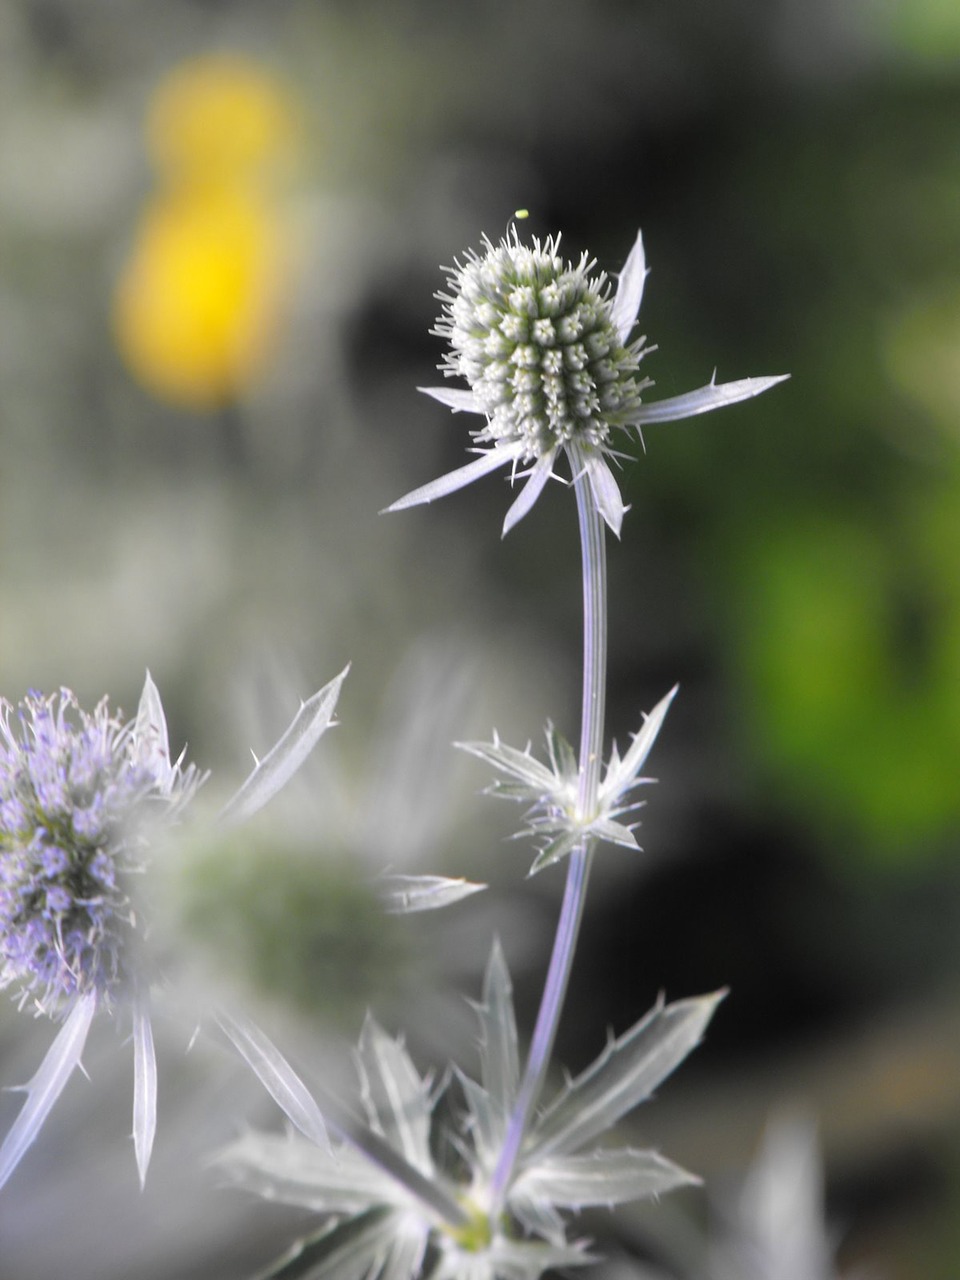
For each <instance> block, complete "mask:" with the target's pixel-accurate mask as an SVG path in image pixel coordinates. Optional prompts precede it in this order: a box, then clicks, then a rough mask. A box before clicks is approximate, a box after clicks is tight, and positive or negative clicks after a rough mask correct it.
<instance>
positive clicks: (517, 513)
mask: <svg viewBox="0 0 960 1280" xmlns="http://www.w3.org/2000/svg"><path fill="white" fill-rule="evenodd" d="M556 458H557V451H556V449H551V450H550V451H549V452H547V453H544V454H541V456H540V457H539V458H538V459H537V461H536V463H535V464H534V466H533V467H532V468H531V471H530V475H529V477H528V479H527V481H526V483H525V484H524V486H523V488H522V489H521V490H520V493H519V495H518V496H517V497H516V498H515V499H514V500H513V502H512V503H511V505H510V509H509V510H508V511H507V514H506V516H505V517H504V521H503V529H502V531H501V537H504V538H505V537H506V536H507V534H508V533H509V532H510V530H511V529H512V528H513V526H514V525H515V524H519V522H520V521H521V520H522V519H523V517H524V516H525V515H526V514H527V512H528V511H530V509H531V507H532V506H533V504H534V503H535V502H536V500H537V499H538V498H539V497H540V494H541V493H542V492H543V490H544V486H545V485H546V483H547V481H548V480H549V479H550V477H551V475H552V474H553V464H554V462H555V461H556Z"/></svg>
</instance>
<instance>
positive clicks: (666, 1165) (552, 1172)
mask: <svg viewBox="0 0 960 1280" xmlns="http://www.w3.org/2000/svg"><path fill="white" fill-rule="evenodd" d="M698 1182H699V1179H698V1178H696V1177H694V1176H693V1174H690V1173H687V1171H686V1170H685V1169H681V1168H680V1166H679V1165H676V1164H674V1163H673V1162H672V1161H671V1160H666V1159H664V1157H663V1156H661V1155H658V1154H657V1152H655V1151H633V1150H630V1149H629V1148H621V1149H618V1150H611V1151H595V1152H594V1153H593V1154H592V1155H582V1156H546V1157H544V1158H543V1159H542V1160H538V1161H537V1162H536V1164H533V1165H531V1166H529V1167H528V1168H526V1169H525V1170H524V1171H523V1173H522V1174H521V1175H520V1177H519V1178H518V1179H517V1181H516V1183H515V1184H514V1187H513V1188H512V1189H511V1196H513V1194H514V1192H516V1193H517V1194H518V1195H520V1196H524V1197H529V1198H531V1199H532V1200H534V1201H538V1200H543V1201H546V1202H547V1203H549V1204H552V1205H555V1206H556V1207H557V1208H560V1209H581V1208H583V1207H584V1206H585V1205H615V1204H626V1203H628V1202H630V1201H633V1200H643V1199H647V1198H648V1197H650V1196H658V1195H662V1194H663V1193H665V1192H667V1191H672V1190H674V1188H676V1187H684V1186H692V1185H696V1184H697V1183H698Z"/></svg>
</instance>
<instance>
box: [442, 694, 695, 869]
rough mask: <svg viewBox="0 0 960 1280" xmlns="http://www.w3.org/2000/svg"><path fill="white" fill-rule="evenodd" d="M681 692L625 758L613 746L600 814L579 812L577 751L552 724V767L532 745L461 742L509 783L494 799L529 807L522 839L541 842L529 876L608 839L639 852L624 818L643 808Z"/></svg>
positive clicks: (499, 784)
mask: <svg viewBox="0 0 960 1280" xmlns="http://www.w3.org/2000/svg"><path fill="white" fill-rule="evenodd" d="M676 692H677V690H676V687H674V688H673V689H671V690H670V692H669V693H668V694H667V695H666V697H665V698H661V699H660V701H659V702H658V703H657V705H656V706H655V707H654V709H653V710H652V711H651V712H650V714H649V715H645V716H644V720H643V726H642V728H641V729H640V732H639V733H637V734H635V735H634V738H633V741H632V743H631V744H630V747H629V749H628V750H627V752H626V754H625V755H624V756H623V759H621V758H620V753H619V751H618V750H617V747H616V744H614V747H613V750H612V751H611V754H610V759H609V760H608V762H607V766H606V770H605V772H604V776H603V779H602V781H601V783H600V786H599V787H598V789H597V804H596V809H595V810H594V811H593V812H590V813H583V812H581V810H580V786H579V778H580V770H579V766H578V764H577V758H576V756H575V755H574V752H573V748H572V747H571V746H570V744H569V743H568V742H567V741H566V739H565V738H563V737H562V736H561V735H560V734H559V733H558V732H557V731H556V729H555V728H554V726H553V725H552V724H548V725H547V732H546V737H547V754H548V758H549V761H550V764H549V767H548V766H547V765H545V764H542V763H541V762H540V761H539V760H537V758H536V757H535V756H534V755H533V754H532V753H531V750H530V747H529V746H527V748H526V750H525V751H518V750H517V749H516V747H509V746H507V744H506V743H504V742H501V741H500V739H499V737H497V736H495V737H494V740H493V742H461V743H459V744H458V745H459V746H460V747H462V748H463V750H464V751H469V752H470V754H471V755H475V756H477V757H479V759H481V760H485V761H486V762H487V763H488V764H491V765H493V767H494V768H495V769H497V770H498V771H499V772H500V773H503V774H506V776H507V779H508V780H507V781H501V780H500V779H497V780H496V781H495V782H494V783H493V784H492V786H491V787H490V788H489V790H490V793H491V794H492V795H497V796H502V797H504V798H505V799H509V800H520V801H524V802H526V803H528V804H529V805H530V808H529V809H528V811H527V815H526V826H525V828H524V830H523V831H522V832H520V833H519V834H521V835H532V836H534V837H535V838H537V839H538V840H539V841H540V851H539V853H538V854H537V857H536V859H535V860H534V862H533V865H532V866H531V868H530V874H531V875H533V874H534V873H535V872H537V871H542V870H543V868H544V867H549V866H551V865H552V864H553V863H554V862H559V861H560V859H561V858H565V857H566V856H567V854H569V853H571V852H572V851H573V850H574V849H575V848H577V847H578V846H580V845H582V844H583V842H584V840H585V839H594V840H605V841H607V842H608V843H610V844H618V845H621V846H622V847H623V848H625V849H638V848H639V845H638V844H637V840H636V836H635V835H634V834H633V829H634V827H635V826H636V823H635V822H633V821H629V822H624V821H623V820H622V819H624V818H629V815H630V814H632V813H634V812H635V811H636V810H637V809H638V808H640V806H641V804H642V802H641V801H635V800H632V799H631V793H632V792H633V791H634V790H635V789H636V788H637V787H639V786H642V785H643V784H644V783H646V782H650V781H651V779H649V778H643V777H641V776H640V770H641V769H642V768H643V766H644V764H645V762H646V759H647V756H648V755H649V754H650V750H651V748H652V747H653V744H654V742H655V741H656V737H657V734H658V733H659V732H660V726H661V725H662V724H663V721H664V718H665V716H666V714H667V711H668V710H669V708H670V704H671V702H672V701H673V699H674V696H675V695H676Z"/></svg>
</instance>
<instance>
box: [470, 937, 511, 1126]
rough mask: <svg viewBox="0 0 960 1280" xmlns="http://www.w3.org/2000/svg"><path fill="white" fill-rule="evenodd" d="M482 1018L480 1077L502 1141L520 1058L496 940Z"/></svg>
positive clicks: (505, 974) (507, 981) (503, 964)
mask: <svg viewBox="0 0 960 1280" xmlns="http://www.w3.org/2000/svg"><path fill="white" fill-rule="evenodd" d="M477 1014H478V1016H479V1018H480V1078H481V1080H482V1082H483V1087H484V1089H485V1091H486V1093H487V1094H488V1096H489V1098H490V1100H491V1102H492V1104H493V1108H494V1115H495V1116H496V1119H497V1127H498V1128H499V1129H500V1133H499V1134H497V1135H494V1140H495V1141H497V1140H500V1141H502V1138H503V1131H504V1130H505V1128H506V1123H507V1118H508V1117H509V1115H510V1111H511V1109H512V1107H513V1104H514V1102H515V1101H516V1097H517V1088H518V1085H519V1080H520V1059H519V1052H518V1049H517V1021H516V1017H515V1015H514V1011H513V987H512V985H511V982H510V973H509V971H508V969H507V962H506V959H505V957H504V954H503V949H502V948H501V946H500V943H499V941H495V942H494V944H493V949H492V951H491V952H490V960H489V962H488V964H487V971H486V974H485V976H484V981H483V1004H481V1005H479V1006H478V1008H477Z"/></svg>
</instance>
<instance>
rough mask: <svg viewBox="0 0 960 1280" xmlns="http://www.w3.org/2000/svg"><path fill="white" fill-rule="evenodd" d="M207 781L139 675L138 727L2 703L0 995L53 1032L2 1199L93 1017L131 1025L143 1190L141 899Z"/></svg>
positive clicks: (296, 725) (54, 702)
mask: <svg viewBox="0 0 960 1280" xmlns="http://www.w3.org/2000/svg"><path fill="white" fill-rule="evenodd" d="M345 674H346V673H343V674H341V675H340V676H338V677H337V679H336V680H334V681H332V682H331V683H330V684H329V685H327V686H326V688H325V689H322V690H321V691H320V692H319V693H318V694H315V695H314V697H313V698H311V699H310V700H309V702H307V703H305V704H304V705H303V706H302V707H301V709H300V712H299V713H298V715H297V716H296V717H295V719H294V721H293V723H292V724H291V726H290V728H289V729H288V730H287V732H286V733H285V734H284V736H283V737H282V738H281V739H280V741H279V742H278V743H277V745H276V746H275V747H274V749H273V750H272V751H271V752H270V753H269V755H267V756H266V757H265V758H264V760H263V761H262V762H259V763H258V764H257V766H256V767H255V768H254V770H253V772H252V773H251V775H250V777H249V778H248V779H247V781H246V782H245V783H244V785H243V786H242V787H241V788H240V790H239V791H238V792H237V794H236V795H235V796H234V798H233V800H232V801H231V802H230V804H229V805H228V806H227V809H226V810H225V811H224V816H225V817H226V818H227V819H228V820H238V819H241V818H244V817H246V816H249V815H250V814H252V813H254V812H255V811H256V810H257V809H259V808H260V807H261V806H262V805H263V804H265V803H266V801H267V800H268V799H269V798H270V797H271V796H272V795H273V794H274V793H275V792H276V791H277V790H279V788H280V787H281V786H282V785H283V783H284V782H285V781H286V780H287V778H289V776H290V775H291V774H292V773H293V772H294V771H295V769H296V768H298V767H299V765H300V763H302V761H303V759H304V758H305V757H306V755H307V753H308V752H309V751H310V750H311V748H312V747H313V745H314V743H315V742H316V741H317V739H318V738H319V737H320V734H321V733H322V732H323V731H324V729H326V728H327V726H328V725H329V724H330V721H331V717H332V715H333V709H334V705H335V703H336V699H337V695H338V693H339V689H340V684H341V682H342V680H343V675H345ZM202 781H203V777H202V776H201V775H200V774H198V772H197V770H196V767H195V766H194V765H188V766H186V767H184V766H183V764H182V756H181V757H180V759H178V760H176V761H174V762H171V759H170V749H169V743H168V736H167V724H166V718H165V716H164V712H163V705H162V703H161V701H160V694H159V692H158V690H157V687H156V685H155V684H154V682H153V680H152V679H151V677H150V675H149V673H148V674H147V678H146V681H145V683H144V687H143V693H142V694H141V697H140V705H139V709H138V712H137V716H136V719H135V720H133V721H132V722H130V723H124V722H123V721H122V720H121V718H120V716H119V714H118V713H116V712H114V711H111V709H110V706H109V703H108V701H107V699H106V698H104V699H103V700H102V701H101V702H100V703H99V704H98V705H97V707H96V708H95V710H94V711H93V712H86V711H83V710H82V709H81V708H80V707H79V705H78V703H77V700H76V698H75V697H74V695H73V694H72V693H70V691H69V690H67V689H63V690H61V691H60V693H59V694H54V695H53V696H51V697H48V698H43V697H41V696H40V695H38V694H30V695H29V696H28V697H27V698H25V699H24V700H23V702H21V703H20V705H19V707H17V708H14V707H13V706H11V704H10V703H8V702H6V701H5V700H0V988H5V987H11V986H14V987H16V988H18V990H19V1004H20V1007H21V1008H23V1007H24V1006H25V1005H27V1004H30V1003H32V1005H33V1007H34V1011H35V1013H36V1014H37V1015H40V1014H46V1015H47V1016H49V1017H51V1018H54V1019H59V1020H62V1021H63V1026H62V1027H61V1029H60V1031H59V1032H58V1034H57V1036H56V1037H55V1039H54V1042H53V1044H52V1045H51V1047H50V1049H49V1050H48V1051H47V1054H46V1056H45V1058H44V1060H43V1062H42V1063H41V1065H40V1068H39V1070H38V1071H37V1072H36V1074H35V1075H34V1077H33V1078H32V1080H30V1081H29V1083H28V1084H26V1085H24V1086H22V1088H23V1089H24V1091H25V1092H26V1094H27V1100H26V1102H25V1104H24V1106H23V1107H22V1109H21V1111H20V1114H19V1115H18V1117H17V1119H16V1120H15V1122H14V1124H13V1126H12V1127H11V1129H10V1132H9V1133H8V1134H7V1137H6V1139H5V1140H4V1142H3V1144H2V1146H0V1186H3V1184H4V1183H5V1182H6V1180H7V1179H8V1178H9V1177H10V1175H11V1174H12V1173H13V1171H14V1169H15V1168H16V1166H17V1164H18V1162H19V1161H20V1158H21V1157H22V1156H23V1154H24V1152H25V1151H26V1150H27V1148H28V1147H29V1146H30V1144H31V1143H32V1142H33V1140H34V1138H35V1137H36V1136H37V1134H38V1133H39V1131H40V1128H41V1126H42V1124H43V1122H44V1120H45V1119H46V1117H47V1115H48V1114H49V1112H50V1109H51V1108H52V1106H53V1104H54V1103H55V1102H56V1100H57V1098H58V1097H59V1095H60V1093H61V1092H62V1090H63V1088H64V1087H65V1085H66V1083H67V1080H68V1079H69V1077H70V1075H71V1073H72V1072H73V1069H74V1067H76V1066H77V1065H78V1064H79V1063H80V1059H81V1055H82V1053H83V1049H84V1045H85V1043H86V1039H87V1035H88V1032H89V1030H90V1026H91V1023H92V1021H93V1017H94V1014H95V1013H97V1012H98V1011H102V1012H105V1013H108V1014H111V1015H117V1014H122V1015H123V1016H124V1017H127V1016H129V1018H130V1021H131V1023H132V1030H133V1048H134V1117H133V1136H134V1142H135V1149H136V1157H137V1165H138V1169H139V1173H140V1180H141V1183H142V1182H143V1180H144V1178H145V1177H146V1172H147V1166H148V1164H149V1161H150V1153H151V1149H152V1146H153V1137H154V1131H155V1126H156V1058H155V1054H154V1047H153V1034H152V1030H151V1022H150V987H151V982H152V978H153V975H152V973H151V972H150V970H149V966H148V964H147V962H146V959H145V956H144V943H145V941H146V938H147V933H148V925H149V912H148V911H147V912H146V913H145V912H144V911H143V910H142V904H141V902H140V894H139V893H138V886H139V883H140V881H141V878H142V876H143V874H144V872H145V871H146V870H147V868H148V865H149V863H150V861H151V859H152V856H153V853H154V851H155V848H156V845H157V841H158V839H159V838H160V836H161V835H162V833H163V831H164V829H165V828H169V826H170V825H171V824H172V823H174V822H176V821H177V819H178V818H179V815H180V813H181V811H182V810H183V809H184V807H185V806H186V805H187V803H188V802H189V801H190V800H191V798H192V797H193V795H194V794H195V792H196V790H197V788H198V786H199V785H200V784H201V782H202Z"/></svg>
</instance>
